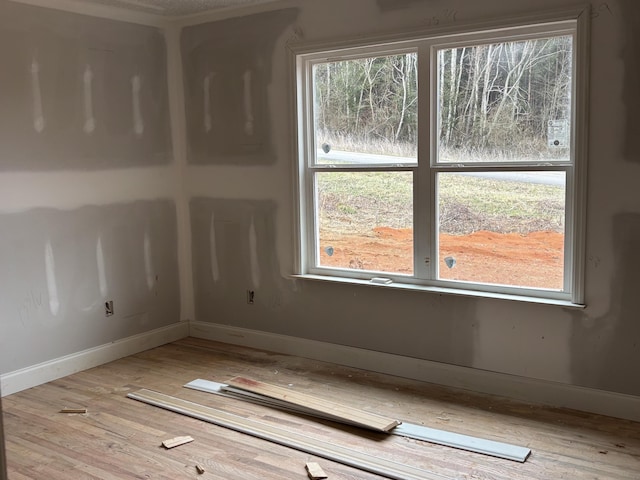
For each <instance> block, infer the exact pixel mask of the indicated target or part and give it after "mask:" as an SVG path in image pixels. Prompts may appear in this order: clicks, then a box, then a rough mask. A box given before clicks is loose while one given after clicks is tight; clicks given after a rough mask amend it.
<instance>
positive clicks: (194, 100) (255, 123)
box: [181, 9, 297, 165]
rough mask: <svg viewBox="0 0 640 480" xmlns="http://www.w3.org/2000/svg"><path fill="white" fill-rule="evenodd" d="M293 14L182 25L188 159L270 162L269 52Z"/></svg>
mask: <svg viewBox="0 0 640 480" xmlns="http://www.w3.org/2000/svg"><path fill="white" fill-rule="evenodd" d="M296 16H297V10H295V9H286V10H278V11H275V12H266V13H259V14H255V15H249V16H245V17H240V18H231V19H227V20H222V21H219V22H216V23H215V25H212V24H210V23H205V24H201V25H195V26H191V27H187V28H185V29H184V30H183V31H182V41H181V46H182V60H183V64H184V71H185V75H184V85H185V110H186V114H187V126H188V130H187V137H188V160H189V163H192V164H199V165H221V164H234V165H247V164H249V165H260V164H272V163H274V161H275V156H274V150H273V147H272V140H271V124H270V118H271V117H270V114H269V111H270V109H271V108H272V105H271V104H270V103H269V98H268V91H269V88H270V85H271V83H272V81H273V79H272V75H271V70H272V65H271V58H272V56H273V49H274V46H275V43H276V40H277V38H278V36H280V35H281V34H282V32H283V31H284V29H285V28H286V27H288V26H289V25H290V24H291V23H292V22H293V21H294V20H295V18H296Z"/></svg>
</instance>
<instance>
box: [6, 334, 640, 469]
mask: <svg viewBox="0 0 640 480" xmlns="http://www.w3.org/2000/svg"><path fill="white" fill-rule="evenodd" d="M236 375H243V376H248V377H253V378H255V379H258V380H262V381H265V382H269V383H273V384H277V385H281V386H285V387H290V388H295V389H296V390H297V391H300V392H304V393H307V394H313V395H317V396H318V397H321V398H329V399H332V400H335V401H341V402H345V403H347V404H348V405H352V406H357V407H360V408H363V409H366V410H369V411H371V412H376V413H380V414H383V415H387V416H390V417H394V418H399V419H401V420H405V421H408V422H412V423H423V424H425V425H427V426H430V427H433V428H439V429H444V430H449V431H453V432H458V433H464V434H468V435H474V436H480V437H483V438H487V439H492V440H497V441H502V442H507V443H514V444H518V445H522V446H527V447H529V448H531V450H532V454H531V456H530V457H529V459H528V460H527V461H526V463H524V464H520V463H516V462H512V461H509V460H502V459H498V458H492V457H487V456H484V455H480V454H475V453H470V452H465V451H460V450H455V449H452V448H448V447H444V446H439V445H432V444H429V443H425V442H421V441H417V440H411V439H407V438H403V437H398V436H395V435H385V434H377V433H367V432H364V431H361V430H358V429H355V428H351V427H346V426H341V425H337V424H334V423H331V422H328V421H319V420H315V419H311V418H306V417H302V416H296V415H292V414H287V413H283V412H280V411H276V410H273V409H269V408H267V407H261V406H256V405H252V404H248V403H245V402H242V401H238V400H234V399H227V398H222V397H218V396H215V395H211V394H207V393H203V392H198V391H193V390H189V389H186V388H183V387H182V385H184V384H185V383H187V382H190V381H191V380H194V379H196V378H203V379H208V380H214V381H219V382H224V381H226V380H228V379H229V378H231V377H232V376H236ZM140 388H148V389H151V390H156V391H159V392H163V393H166V394H168V395H173V396H176V397H180V398H183V399H187V400H191V401H194V402H197V403H200V404H204V405H209V406H212V407H215V408H218V409H221V410H225V411H228V412H231V413H235V414H239V415H242V416H245V417H247V418H251V419H256V420H259V421H261V422H264V423H268V424H271V425H274V426H278V427H280V428H283V429H287V430H290V431H292V432H298V433H303V434H306V435H311V436H313V437H315V438H317V439H322V440H325V441H328V442H332V443H334V444H337V445H342V446H345V447H349V448H352V449H357V450H359V451H362V452H366V453H369V454H371V455H375V456H377V457H380V458H385V459H389V460H393V461H396V462H401V463H404V464H407V465H411V466H414V467H418V468H422V469H425V470H429V471H432V472H435V473H438V474H441V475H444V476H445V477H447V478H451V479H492V480H525V479H526V480H530V479H540V480H558V479H571V480H576V479H603V480H604V479H606V480H616V479H630V480H631V479H633V480H637V479H639V478H640V423H634V422H630V421H624V420H617V419H613V418H609V417H602V416H597V415H591V414H586V413H581V412H576V411H569V410H559V409H552V408H543V407H539V406H530V405H526V404H522V403H517V402H511V401H507V400H504V399H498V398H495V397H490V396H486V395H477V394H472V393H469V392H464V391H456V390H453V389H448V388H443V387H438V386H434V385H430V384H425V383H421V382H414V381H409V380H405V379H400V378H396V377H391V376H386V375H379V374H374V373H371V372H366V371H361V370H355V369H350V368H346V367H340V366H336V365H332V364H328V363H322V362H318V361H314V360H306V359H301V358H298V357H290V356H286V355H278V354H273V353H269V352H264V351H258V350H251V349H247V348H241V347H234V346H230V345H224V344H219V343H215V342H209V341H205V340H198V339H194V338H188V339H184V340H181V341H178V342H175V343H172V344H169V345H165V346H163V347H159V348H156V349H153V350H149V351H147V352H144V353H140V354H138V355H134V356H131V357H127V358H124V359H122V360H118V361H116V362H112V363H109V364H107V365H104V366H101V367H98V368H93V369H91V370H87V371H85V372H81V373H78V374H75V375H72V376H69V377H66V378H63V379H60V380H56V381H54V382H51V383H48V384H46V385H42V386H39V387H35V388H32V389H29V390H26V391H24V392H20V393H17V394H14V395H10V396H8V397H5V398H4V399H3V407H4V422H5V435H6V437H7V438H6V442H7V445H6V449H7V457H8V464H9V480H20V479H47V480H55V479H60V480H70V479H73V480H75V479H85V478H86V479H93V478H99V479H133V478H138V479H170V480H176V479H190V478H200V479H208V478H211V479H238V480H240V479H242V480H251V479H256V480H257V479H260V480H283V479H306V478H307V476H306V472H305V470H304V464H305V463H306V462H308V461H317V462H318V463H320V465H321V466H322V467H323V469H324V470H325V472H326V473H327V474H328V475H329V479H330V480H339V479H343V480H346V479H379V478H382V477H379V476H377V475H373V474H369V473H365V472H361V471H359V470H357V469H355V468H351V467H346V466H343V465H340V464H338V463H334V462H330V461H326V460H324V459H321V458H318V457H314V456H313V455H309V454H305V453H301V452H297V451H295V450H292V449H289V448H286V447H282V446H278V445H274V444H272V443H270V442H267V441H263V440H258V439H255V438H252V437H250V436H248V435H243V434H241V433H237V432H233V431H230V430H226V429H224V428H221V427H217V426H215V425H211V424H208V423H205V422H202V421H199V420H196V419H192V418H188V417H185V416H182V415H179V414H176V413H171V412H168V411H164V410H161V409H159V408H156V407H153V406H149V405H146V404H143V403H140V402H137V401H135V400H131V399H128V398H126V394H127V393H128V392H131V391H135V390H137V389H140ZM64 407H74V408H81V407H82V408H84V407H86V408H87V409H88V412H87V413H86V414H62V413H59V410H60V409H61V408H64ZM181 435H190V436H192V437H193V438H194V439H195V441H194V442H191V443H189V444H186V445H182V446H179V447H176V448H174V449H171V450H165V449H164V448H163V447H162V446H161V445H160V444H161V442H162V441H163V440H167V439H169V438H172V437H176V436H181ZM196 464H200V465H202V466H203V467H204V468H205V470H206V471H205V473H204V474H201V475H200V474H198V473H197V471H196V469H195V465H196Z"/></svg>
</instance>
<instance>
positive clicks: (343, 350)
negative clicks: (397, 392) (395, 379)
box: [189, 322, 640, 422]
mask: <svg viewBox="0 0 640 480" xmlns="http://www.w3.org/2000/svg"><path fill="white" fill-rule="evenodd" d="M189 326H190V328H189V335H190V336H192V337H196V338H203V339H208V340H215V341H218V342H224V343H229V344H233V345H242V346H246V347H251V348H259V349H264V350H270V351H273V352H278V353H283V354H287V355H296V356H299V357H305V358H311V359H314V360H320V361H324V362H331V363H336V364H339V365H346V366H349V367H354V368H361V369H364V370H370V371H374V372H379V373H385V374H389V375H396V376H399V377H405V378H411V379H414V380H420V381H423V382H429V383H436V384H439V385H445V386H448V387H454V388H462V389H466V390H471V391H475V392H481V393H488V394H491V395H499V396H503V397H508V398H512V399H515V400H521V401H525V402H529V403H538V404H544V405H551V406H555V407H565V408H572V409H575V410H582V411H585V412H591V413H597V414H601V415H609V416H612V417H618V418H625V419H628V420H633V421H636V422H638V421H640V397H638V396H633V395H626V394H622V393H615V392H607V391H604V390H596V389H592V388H585V387H580V386H576V385H569V384H564V383H559V382H551V381H547V380H539V379H535V378H527V377H520V376H517V375H509V374H505V373H497V372H491V371H488V370H480V369H475V368H469V367H460V366H457V365H449V364H446V363H439V362H432V361H429V360H422V359H419V358H411V357H404V356H401V355H394V354H390V353H383V352H375V351H371V350H365V349H362V348H355V347H348V346H344V345H335V344H331V343H326V342H319V341H316V340H308V339H304V338H297V337H291V336H287V335H279V334H274V333H269V332H261V331H258V330H249V329H245V328H239V327H232V326H228V325H220V324H215V323H205V322H190V324H189Z"/></svg>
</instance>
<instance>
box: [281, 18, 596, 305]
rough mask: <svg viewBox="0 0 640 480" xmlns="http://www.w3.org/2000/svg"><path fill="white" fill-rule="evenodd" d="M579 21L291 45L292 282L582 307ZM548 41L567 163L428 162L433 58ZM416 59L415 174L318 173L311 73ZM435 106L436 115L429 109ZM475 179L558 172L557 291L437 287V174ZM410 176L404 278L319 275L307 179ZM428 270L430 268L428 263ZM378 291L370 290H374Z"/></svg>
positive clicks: (440, 283)
mask: <svg viewBox="0 0 640 480" xmlns="http://www.w3.org/2000/svg"><path fill="white" fill-rule="evenodd" d="M588 20H589V7H588V6H586V7H584V8H576V9H571V10H565V11H562V12H551V13H547V14H540V15H535V16H529V17H522V18H518V19H506V20H501V21H496V22H490V23H483V24H475V25H466V26H465V25H450V26H446V27H440V28H436V29H430V30H428V31H416V32H412V33H408V34H390V35H386V36H376V37H369V38H360V39H350V40H349V39H347V40H342V41H336V42H330V43H315V44H297V45H290V48H291V61H292V67H293V68H292V69H293V71H294V72H295V79H294V80H295V87H296V88H295V89H294V90H295V103H294V112H293V113H294V118H295V125H296V127H297V131H296V135H295V140H296V142H295V151H294V152H295V157H296V161H295V165H296V170H295V180H296V185H295V189H294V190H295V206H296V212H295V225H296V230H295V233H296V239H295V240H296V242H295V245H296V250H295V273H294V276H296V277H301V278H309V279H318V280H327V281H336V282H345V283H359V284H369V283H372V278H373V277H380V276H382V277H385V278H388V279H390V280H392V283H391V284H389V285H385V286H389V287H395V288H408V289H415V290H426V291H434V292H438V293H453V294H461V295H471V296H483V297H491V298H507V299H512V300H514V299H515V300H525V301H527V300H528V301H532V302H537V303H552V304H561V305H565V306H577V307H583V306H584V292H583V290H584V287H583V285H584V279H583V275H584V273H583V272H584V242H585V239H584V236H585V216H586V209H585V199H586V152H587V149H586V134H585V133H586V128H587V107H588V96H587V92H588V64H587V63H588V29H589V25H588ZM556 35H572V37H573V59H572V65H573V72H572V83H573V85H572V98H571V102H572V106H571V107H572V108H571V117H572V118H571V120H572V121H571V146H572V148H571V158H570V160H569V161H558V162H553V163H552V164H551V165H549V164H548V163H544V164H542V163H540V164H537V165H536V164H533V163H523V162H508V163H507V162H483V163H482V165H481V166H478V164H450V163H442V162H440V163H438V162H437V161H436V158H437V157H436V155H437V151H436V150H437V148H438V142H437V141H435V140H437V135H438V125H437V120H438V118H439V115H438V112H437V105H438V102H437V91H436V90H437V68H436V66H437V63H436V62H437V50H438V49H446V48H455V47H457V46H471V45H481V44H487V43H496V42H510V41H519V40H527V39H532V38H542V37H549V36H556ZM410 51H415V52H416V54H417V55H418V92H419V93H418V96H419V98H420V100H419V102H418V122H419V123H420V127H419V128H420V131H422V132H423V133H422V134H420V135H419V136H418V145H417V149H418V154H417V159H416V160H417V163H416V164H383V165H380V164H364V165H319V164H314V160H315V156H316V154H315V152H316V145H315V130H314V117H313V103H314V98H313V92H314V90H313V65H315V64H318V63H324V62H332V61H341V60H349V59H354V58H363V57H367V56H385V55H394V54H404V53H408V52H410ZM434 105H435V106H436V107H435V108H434V107H433V106H434ZM478 169H481V170H484V171H518V170H520V171H532V170H540V171H550V170H555V171H564V172H565V175H566V177H565V178H566V183H565V185H566V189H565V248H564V255H565V258H564V285H563V290H562V291H555V290H547V289H535V288H526V287H514V286H502V285H494V284H483V283H478V282H464V281H459V280H442V279H438V278H437V268H438V263H439V262H438V259H437V257H436V258H433V260H430V261H429V262H427V263H423V262H422V261H419V259H424V258H426V257H428V258H432V253H433V254H436V255H437V240H438V239H437V232H438V228H437V192H436V191H435V188H436V176H437V174H438V173H439V172H449V171H453V172H463V171H470V170H476V171H477V170H478ZM325 171H331V172H337V171H343V172H364V171H390V172H393V171H409V172H412V173H413V175H414V181H413V186H414V189H413V217H414V220H413V227H414V269H413V275H412V276H407V275H400V274H394V273H389V272H384V273H382V272H371V271H364V270H355V269H340V268H336V267H326V266H321V265H319V261H318V258H317V251H316V250H317V248H316V242H317V238H318V231H317V230H318V221H317V218H316V208H315V199H316V191H315V182H314V178H315V174H316V173H319V172H325ZM434 260H435V261H434ZM373 284H375V285H379V284H377V283H376V282H375V281H374V282H373Z"/></svg>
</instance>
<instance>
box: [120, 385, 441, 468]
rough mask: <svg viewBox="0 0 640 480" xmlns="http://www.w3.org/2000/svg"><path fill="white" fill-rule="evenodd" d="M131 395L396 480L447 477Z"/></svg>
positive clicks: (182, 404)
mask: <svg viewBox="0 0 640 480" xmlns="http://www.w3.org/2000/svg"><path fill="white" fill-rule="evenodd" d="M127 397H129V398H132V399H134V400H138V401H140V402H144V403H147V404H149V405H153V406H156V407H159V408H164V409H165V410H169V411H172V412H175V413H179V414H181V415H186V416H188V417H191V418H196V419H198V420H202V421H204V422H208V423H212V424H214V425H218V426H220V427H224V428H228V429H231V430H235V431H236V432H240V433H244V434H247V435H251V436H253V437H256V438H260V439H262V440H267V441H269V442H273V443H277V444H279V445H284V446H285V447H289V448H293V449H295V450H299V451H301V452H305V453H309V454H311V455H317V456H318V457H322V458H326V459H328V460H332V461H335V462H339V463H342V464H344V465H348V466H350V467H354V468H357V469H360V470H363V471H366V472H370V473H374V474H376V475H382V476H384V477H387V478H391V479H394V480H445V479H446V477H444V476H442V475H438V474H436V473H433V472H429V471H427V470H422V469H420V468H415V467H411V466H408V465H403V464H401V463H397V462H393V461H390V460H385V459H383V458H380V457H374V456H372V455H367V454H366V453H361V452H359V451H357V450H352V449H349V448H345V447H341V446H339V445H335V444H332V443H327V442H323V441H321V440H317V439H315V438H312V437H308V436H306V435H301V434H299V433H295V432H290V431H287V430H284V429H281V428H277V427H273V426H271V425H267V424H264V423H260V422H256V421H255V420H250V419H247V418H243V417H240V416H238V415H233V414H231V413H227V412H223V411H221V410H217V409H215V408H211V407H206V406H204V405H199V404H197V403H193V402H189V401H187V400H182V399H180V398H176V397H171V396H169V395H165V394H163V393H159V392H154V391H152V390H147V389H142V390H138V391H136V392H132V393H129V394H128V395H127Z"/></svg>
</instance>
